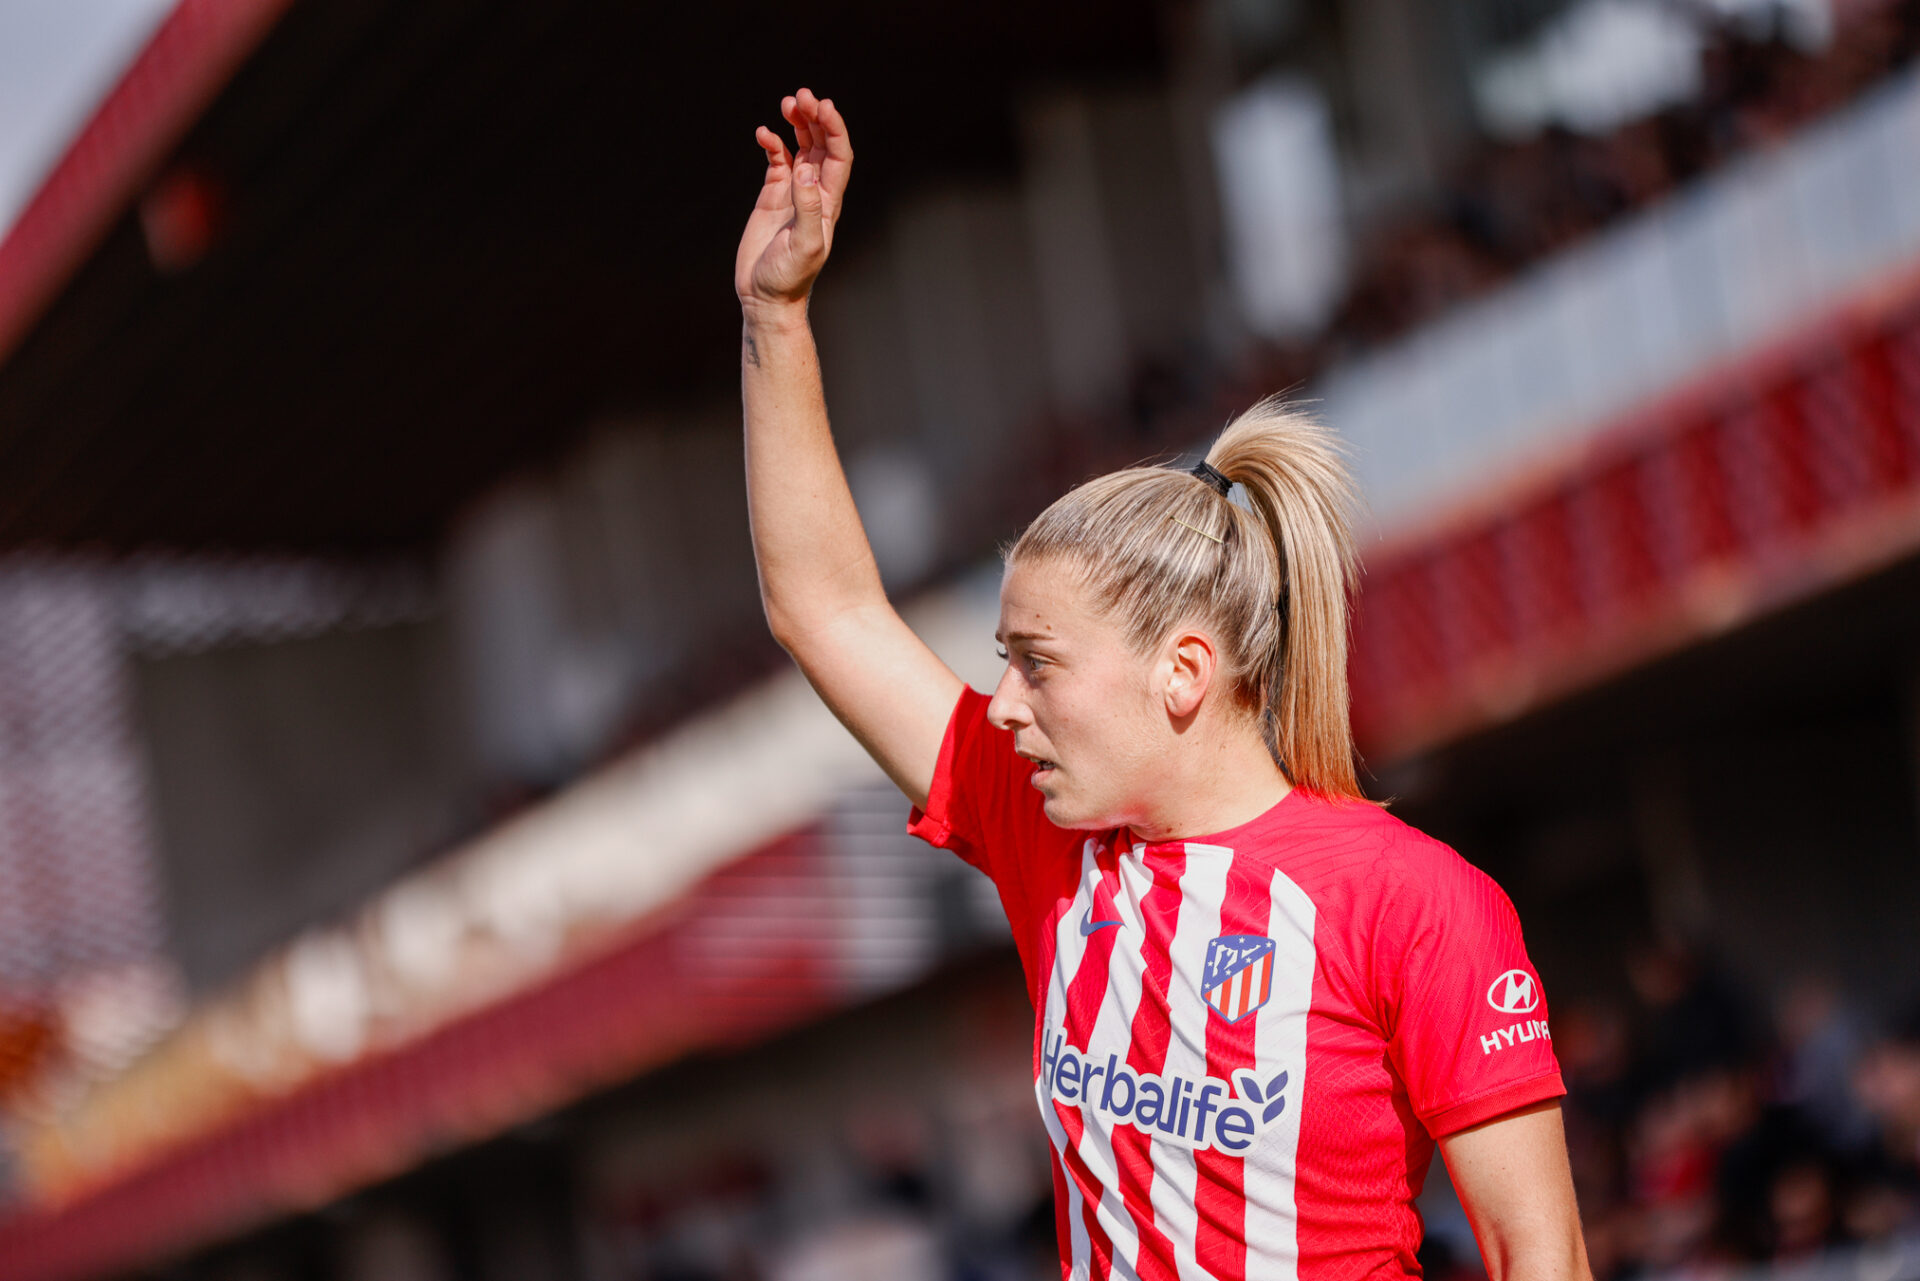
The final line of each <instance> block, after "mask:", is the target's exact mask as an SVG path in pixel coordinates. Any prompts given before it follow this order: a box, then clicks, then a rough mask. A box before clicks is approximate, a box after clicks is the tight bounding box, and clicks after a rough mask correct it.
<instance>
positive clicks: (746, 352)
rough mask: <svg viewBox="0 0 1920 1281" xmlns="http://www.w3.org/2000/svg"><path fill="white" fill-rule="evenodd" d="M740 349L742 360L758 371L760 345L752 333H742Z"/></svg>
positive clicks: (745, 331)
mask: <svg viewBox="0 0 1920 1281" xmlns="http://www.w3.org/2000/svg"><path fill="white" fill-rule="evenodd" d="M740 348H741V350H740V357H741V359H743V360H745V361H746V362H747V363H748V364H749V365H752V366H753V367H754V368H755V369H758V368H759V367H760V344H759V343H756V342H755V341H754V340H753V334H752V333H751V332H750V331H748V330H745V329H743V330H741V331H740Z"/></svg>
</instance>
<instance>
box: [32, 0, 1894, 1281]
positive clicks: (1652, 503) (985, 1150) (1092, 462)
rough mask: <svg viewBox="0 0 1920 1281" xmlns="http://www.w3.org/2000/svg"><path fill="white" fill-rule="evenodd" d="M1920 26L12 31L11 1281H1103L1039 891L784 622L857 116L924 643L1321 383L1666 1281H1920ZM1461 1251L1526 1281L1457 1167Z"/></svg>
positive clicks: (213, 19)
mask: <svg viewBox="0 0 1920 1281" xmlns="http://www.w3.org/2000/svg"><path fill="white" fill-rule="evenodd" d="M1916 50H1920V3H1916V0H1457V2H1456V3H1451V4H1446V5H1439V4H1430V3H1420V2H1418V0H1104V2H1103V3H1099V4H1094V3H1091V2H1088V0H1063V2H1061V3H1047V4H1039V3H1025V4H1014V3H1009V2H1007V0H976V2H974V3H969V4H964V5H943V6H919V5H902V4H898V3H883V2H881V0H838V2H837V3H829V4H826V5H815V6H811V7H810V8H808V9H807V10H805V11H796V10H792V9H789V8H783V7H778V6H773V5H766V4H759V3H752V2H750V0H749V2H741V3H721V4H708V5H691V6H643V5H640V4H637V3H615V2H614V0H604V2H601V3H589V2H587V0H564V2H563V0H538V2H535V0H518V2H506V0H502V2H500V3H490V4H475V3H468V2H465V0H407V2H403V0H324V2H323V0H307V2H305V3H289V2H287V0H180V2H179V3H177V4H175V3H170V2H169V0H82V2H80V3H73V2H72V0H0V226H4V227H5V229H6V230H5V236H4V239H3V240H0V1277H5V1278H7V1279H8V1281H65V1279H69V1278H72V1279H79V1278H94V1277H98V1278H114V1277H127V1278H156V1279H157V1278H178V1279H180V1281H188V1279H191V1281H201V1279H203V1278H204V1279H206V1281H336V1279H339V1281H348V1279H353V1281H359V1279H363V1278H364V1279H366V1281H467V1279H469V1278H472V1279H474V1281H496V1279H498V1281H507V1279H508V1278H512V1279H514V1281H522V1279H525V1281H574V1279H579V1281H615V1279H628V1278H631V1279H633V1281H668V1279H672V1281H721V1279H724V1281H748V1279H752V1281H761V1279H765V1281H813V1279H815V1278H833V1279H836V1281H843V1279H844V1281H865V1279H866V1278H882V1277H884V1278H889V1279H890V1281H902V1279H904V1281H920V1279H937V1281H948V1279H952V1281H961V1279H967V1281H973V1279H978V1281H1016V1279H1025V1278H1039V1277H1047V1276H1051V1275H1055V1274H1056V1273H1055V1271H1054V1269H1055V1266H1056V1265H1055V1264H1054V1262H1053V1258H1054V1255H1053V1243H1052V1241H1053V1211H1052V1207H1051V1205H1050V1187H1049V1183H1048V1175H1047V1148H1046V1142H1045V1138H1044V1135H1043V1133H1042V1131H1041V1128H1040V1126H1039V1125H1038V1124H1037V1123H1036V1122H1035V1119H1034V1116H1033V1105H1032V1099H1031V1091H1030V1074H1029V1072H1030V1070H1029V1064H1028V1054H1029V1045H1030V1036H1031V1021H1030V1020H1031V1013H1030V1011H1029V1010H1028V1008H1027V1005H1026V1002H1025V998H1024V995H1023V989H1022V986H1021V983H1020V980H1019V976H1018V964H1017V961H1016V960H1015V958H1014V955H1013V950H1012V947H1011V944H1010V942H1009V940H1008V937H1007V934H1006V928H1005V925H1004V923H1003V922H1002V920H1001V919H1000V917H999V913H998V907H997V904H996V902H995V899H994V896H993V894H992V891H991V889H990V887H989V886H988V885H987V884H986V882H985V881H984V880H983V879H982V878H980V877H979V876H978V875H977V874H975V873H974V872H972V871H971V870H970V869H968V868H966V867H964V866H963V865H961V864H959V863H958V862H957V861H955V860H953V859H951V858H950V857H948V856H945V855H942V854H939V853H937V852H934V851H931V850H928V849H925V848H923V847H920V846H918V845H917V844H915V843H914V842H913V841H911V840H909V839H908V838H907V837H906V836H905V835H904V834H903V824H904V819H905V812H906V805H905V802H904V801H903V800H902V799H901V798H900V797H899V795H898V794H897V793H895V792H894V791H893V790H892V789H891V788H890V787H888V786H887V785H886V783H885V781H884V780H883V779H882V778H881V776H880V775H879V774H878V772H877V771H876V770H875V769H874V768H873V767H872V766H871V765H870V764H869V763H867V762H866V760H865V759H864V758H863V757H862V756H861V754H860V752H859V750H858V748H857V747H856V746H855V745H854V744H853V742H852V740H851V739H849V738H848V737H847V736H845V735H844V734H843V733H842V732H841V731H840V730H839V729H838V727H837V726H836V725H835V724H834V723H833V722H832V720H831V718H830V717H829V716H828V715H827V714H826V713H825V712H824V711H823V709H822V708H821V707H820V705H819V704H818V702H817V701H816V700H815V699H814V698H813V696H812V695H811V694H810V693H809V692H808V691H807V689H806V687H805V685H804V684H803V683H802V682H801V681H800V680H799V679H798V677H797V676H796V675H795V674H794V672H793V671H792V670H791V668H790V665H789V664H788V663H787V662H786V660H785V659H784V657H783V656H782V655H781V654H780V653H779V651H778V650H777V649H776V648H775V647H774V645H773V644H772V642H771V641H770V640H769V639H768V637H767V635H766V633H765V629H764V626H763V624H762V621H761V619H760V615H759V610H758V602H757V593H756V588H755V582H754V575H753V568H752V563H751V558H750V555H749V548H748V543H747V529H746V513H745V503H744V497H743V493H742V483H741V465H740V458H739V446H738V438H739V436H738V433H739V422H738V413H739V411H738V404H737V385H736V379H737V373H736V369H735V360H736V352H737V326H738V316H737V310H736V306H735V303H734V300H733V298H732V296H731V293H730V291H729V288H728V279H729V277H728V270H729V266H730V264H731V261H732V260H731V254H732V250H733V246H734V243H735V240H736V237H737V235H738V232H739V228H740V226H741V224H742V221H743V219H744V217H745V214H746V212H747V210H748V208H749V207H750V205H751V203H752V199H753V195H754V192H755V190H756V189H757V186H758V184H759V177H760V170H761V164H762V160H761V155H760V153H759V151H758V149H757V148H756V147H755V146H754V144H753V128H754V126H755V125H756V124H758V123H761V122H768V121H772V120H774V119H775V115H776V110H777V105H778V101H779V97H780V95H781V94H783V93H785V92H789V91H791V90H792V89H793V88H794V87H796V86H797V85H799V84H802V83H804V84H807V85H809V86H811V87H813V88H814V89H816V90H818V91H819V92H821V93H823V94H830V95H831V96H833V98H834V99H835V101H836V102H837V103H838V104H840V105H841V106H842V108H843V109H844V111H845V112H846V114H847V117H848V119H849V121H850V124H851V127H852V130H853V132H854V135H855V139H856V144H857V146H858V149H859V152H860V157H861V158H860V165H859V172H858V175H857V177H856V180H855V182H854V184H853V188H852V192H851V203H850V206H849V211H848V214H847V217H846V220H845V222H844V223H843V224H842V227H841V232H840V237H839V240H838V243H837V245H836V250H835V255H834V261H833V263H832V265H831V266H830V268H829V269H828V271H827V274H826V277H825V279H824V280H823V282H822V283H821V285H820V287H819V290H818V294H817V297H816V299H815V302H814V309H813V314H814V320H815V326H816V329H817V331H818V334H819V338H820V343H821V346H822V350H823V360H824V363H825V368H826V376H827V384H828V394H829V399H830V402H831V406H832V410H833V414H834V420H835V426H836V430H837V433H838V436H839V439H840V442H841V445H842V449H843V453H844V455H845V457H846V460H847V464H848V468H849V472H850V475H851V478H852V483H853V487H854V490H855V494H856V497H857V499H858V501H859V503H860V505H861V509H862V513H863V515H864V517H865V518H866V520H867V523H868V527H869V530H870V532H871V534H872V536H873V539H874V541H875V544H876V548H877V551H878V553H879V556H880V559H881V563H882V566H883V570H884V572H885V575H886V577H887V580H888V582H889V585H890V587H891V588H892V589H893V590H894V591H895V593H896V596H897V599H899V600H900V601H901V602H902V605H903V609H904V610H905V612H906V613H907V614H908V616H909V618H910V619H911V621H912V622H913V623H914V624H915V626H916V627H918V628H919V629H920V630H921V631H922V633H923V634H924V635H926V636H927V637H928V638H929V640H930V641H931V642H932V643H933V644H934V645H935V647H936V648H937V649H939V650H940V651H941V652H942V653H943V654H945V655H946V656H947V657H948V659H949V661H950V662H952V663H953V664H954V665H955V667H956V669H957V670H959V671H960V672H961V673H962V674H963V675H965V676H967V677H968V678H969V679H971V680H972V681H973V682H974V683H975V684H977V685H982V686H986V687H990V686H991V684H992V682H993V681H994V679H995V666H996V664H995V660H994V658H993V643H992V640H991V633H992V631H993V619H994V615H995V612H996V604H995V592H996V588H997V570H996V567H995V562H994V549H995V547H996V545H997V544H998V543H999V542H1000V541H1001V540H1004V539H1007V538H1008V537H1010V536H1011V535H1013V534H1014V533H1016V532H1017V531H1018V529H1019V528H1020V526H1021V523H1022V522H1023V521H1024V520H1026V519H1027V518H1029V517H1030V516H1031V515H1032V514H1034V513H1035V512H1036V511H1037V510H1038V509H1039V508H1040V506H1042V505H1043V504H1044V503H1045V502H1046V501H1047V500H1048V499H1050V498H1051V497H1053V496H1054V495H1056V494H1058V493H1059V492H1061V491H1062V490H1063V489H1065V488H1066V487H1067V486H1069V485H1071V484H1073V483H1074V482H1076V481H1078V480H1080V479H1083V478H1085V477H1087V476H1090V475H1092V474H1095V473H1097V472H1099V471H1102V470H1104V469H1108V468H1111V467H1114V466H1118V465H1123V464H1126V463H1131V462H1135V461H1139V460H1142V459H1162V460H1167V459H1173V458H1176V457H1178V456H1180V455H1181V454H1183V453H1190V452H1191V451H1193V450H1194V449H1195V448H1196V447H1197V446H1199V445H1200V444H1201V443H1202V442H1204V441H1205V440H1206V439H1207V437H1208V436H1209V435H1210V433H1212V432H1213V431H1215V430H1217V429H1218V428H1219V426H1220V425H1222V424H1223V423H1224V422H1225V421H1226V419H1227V418H1228V417H1229V416H1230V415H1231V414H1233V413H1234V412H1235V411H1236V410H1238V409H1240V408H1243V407H1245V406H1246V405H1247V404H1249V403H1250V402H1251V401H1253V400H1255V399H1257V398H1259V397H1260V396H1263V395H1266V394H1268V393H1271V392H1275V391H1281V390H1287V391H1291V392H1292V393H1294V394H1295V395H1297V396H1299V397H1302V398H1307V399H1310V400H1312V401H1313V402H1314V403H1315V405H1316V407H1317V409H1318V411H1319V412H1320V413H1322V414H1323V415H1324V416H1325V418H1326V419H1327V420H1328V421H1329V422H1330V423H1331V424H1332V425H1333V426H1334V427H1335V428H1336V429H1337V430H1338V431H1339V432H1340V433H1341V434H1342V435H1343V436H1344V437H1345V438H1346V439H1347V441H1348V442H1349V443H1350V445H1351V448H1352V452H1353V459H1354V465H1355V467H1356V470H1357V472H1358V474H1359V476H1360V478H1361V480H1362V483H1363V486H1364V489H1365V493H1366V497H1367V501H1368V504H1369V508H1368V512H1367V514H1366V519H1365V528H1364V535H1363V546H1364V555H1365V562H1366V573H1365V581H1364V585H1363V588H1362V591H1361V594H1360V596H1359V599H1358V601H1357V606H1356V622H1355V631H1354V646H1355V660H1354V674H1353V680H1354V712H1355V718H1356V724H1357V727H1358V731H1359V733H1360V736H1361V741H1362V746H1363V749H1364V751H1365V754H1366V760H1367V764H1368V768H1369V785H1370V786H1371V787H1372V789H1373V790H1374V792H1375V794H1376V795H1378V796H1381V797H1391V798H1393V802H1394V810H1395V812H1396V813H1398V814H1400V815H1401V816H1402V817H1404V818H1406V819H1407V820H1409V821H1410V822H1413V823H1415V824H1417V825H1420V826H1422V827H1424V828H1426V829H1427V830H1429V831H1431V832H1433V833H1435V834H1436V835H1438V836H1440V837H1441V838H1443V839H1445V840H1447V841H1449V842H1450V843H1452V844H1454V845H1455V846H1456V847H1457V848H1459V849H1460V850H1461V851H1462V852H1463V853H1464V854H1465V855H1466V856H1467V857H1468V858H1470V859H1471V860H1473V861H1474V862H1476V863H1478V864H1479V865H1481V866H1482V867H1484V868H1485V869H1486V870H1487V871H1489V872H1490V873H1491V874H1492V875H1493V876H1494V877H1495V878H1496V879H1497V880H1499V882H1500V883H1501V884H1502V885H1503V886H1504V887H1505V888H1506V889H1507V891H1508V892H1509V893H1510V894H1511V896H1512V897H1513V899H1514V900H1515V902H1516V904H1517V905H1518V907H1519V909H1520V912H1521V916H1522V919H1523V920H1524V921H1525V922H1526V923H1527V930H1528V943H1529V947H1530V949H1531V952H1532V955H1533V957H1534V959H1535V961H1536V962H1537V964H1538V968H1539V970H1540V972H1541V974H1542V976H1543V977H1544V980H1545V982H1546V985H1547V988H1548V990H1549V991H1550V992H1551V994H1552V997H1553V1020H1554V1023H1553V1030H1554V1038H1555V1045H1556V1048H1557V1050H1558V1052H1559V1055H1560V1059H1561V1062H1562V1065H1563V1067H1564V1069H1565V1072H1566V1075H1567V1078H1568V1081H1569V1084H1570V1086H1571V1087H1572V1091H1573V1092H1572V1095H1571V1097H1570V1099H1569V1101H1568V1103H1567V1109H1566V1112H1567V1123H1568V1129H1569V1140H1570V1145H1571V1150H1572V1154H1573V1158H1574V1164H1575V1173H1576V1177H1577V1181H1578V1185H1579V1191H1580V1198H1581V1206H1582V1210H1583V1214H1584V1215H1585V1219H1586V1226H1587V1234H1588V1243H1589V1248H1590V1250H1591V1252H1592V1256H1593V1262H1594V1267H1595V1272H1596V1275H1597V1276H1598V1277H1600V1278H1601V1281H1616V1279H1618V1278H1622V1277H1630V1276H1641V1275H1647V1276H1660V1275H1667V1274H1674V1273H1679V1272H1685V1273H1688V1274H1690V1275H1694V1276H1698V1275H1700V1274H1701V1273H1702V1272H1711V1273H1714V1274H1716V1275H1717V1274H1722V1273H1725V1272H1728V1271H1731V1270H1734V1269H1742V1268H1750V1267H1751V1268H1762V1269H1774V1270H1778V1271H1780V1272H1781V1273H1782V1275H1785V1274H1789V1273H1790V1274H1791V1275H1793V1276H1796V1277H1811V1276H1816V1275H1817V1276H1821V1277H1827V1276H1831V1277H1834V1278H1836V1279H1838V1278H1841V1277H1845V1278H1849V1279H1850V1281H1851V1279H1853V1278H1859V1279H1860V1281H1869V1279H1870V1281H1903V1279H1906V1278H1920V1248H1917V1247H1916V1246H1915V1243H1914V1238H1913V1236H1912V1235H1911V1234H1912V1233H1913V1232H1914V1231H1915V1230H1916V1228H1920V69H1916V67H1915V53H1916ZM1423 1209H1424V1211H1425V1214H1426V1218H1427V1223H1428V1229H1429V1233H1428V1243H1427V1246H1426V1248H1425V1251H1424V1253H1423V1261H1424V1263H1425V1264H1426V1267H1427V1271H1428V1273H1429V1274H1430V1275H1432V1276H1435V1277H1441V1278H1469V1277H1472V1276H1474V1275H1476V1274H1478V1273H1479V1272H1480V1262H1479V1258H1478V1255H1477V1253H1476V1251H1475V1248H1474V1245H1473V1240H1472V1236H1471V1233H1470V1232H1469V1231H1468V1229H1467V1227H1466V1223H1465V1220H1464V1217H1463V1216H1462V1214H1461V1212H1460V1210H1459V1207H1458V1205H1457V1202H1455V1201H1454V1200H1453V1199H1452V1197H1451V1194H1450V1192H1449V1190H1448V1187H1447V1183H1446V1179H1445V1176H1444V1172H1443V1171H1441V1170H1440V1169H1439V1168H1438V1167H1437V1166H1436V1170H1435V1174H1434V1177H1433V1178H1432V1179H1431V1180H1430V1185H1429V1189H1428V1192H1427V1194H1426V1195H1425V1197H1424V1198H1423Z"/></svg>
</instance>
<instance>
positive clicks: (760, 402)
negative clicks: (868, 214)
mask: <svg viewBox="0 0 1920 1281" xmlns="http://www.w3.org/2000/svg"><path fill="white" fill-rule="evenodd" d="M740 389H741V399H742V401H743V403H744V407H745V417H746V459H747V503H748V510H749V515H750V518H751V522H752V529H753V553H754V559H755V561H756V563H757V564H758V566H759V570H760V595H761V600H762V602H763V603H764V605H765V606H766V611H767V622H768V625H769V626H770V627H771V628H772V629H773V633H774V636H775V637H776V638H777V639H778V640H779V641H780V642H781V644H783V645H785V646H787V648H788V649H793V648H794V647H795V645H796V644H797V643H800V642H801V641H803V640H804V638H805V637H806V636H807V635H808V634H810V633H813V632H817V631H818V630H819V629H821V628H822V627H824V626H826V625H827V624H829V623H831V622H832V621H833V619H835V618H836V617H838V616H840V615H842V614H844V613H845V612H846V611H848V610H852V609H858V608H861V607H863V606H866V605H873V604H884V603H885V600H886V594H885V592H884V590H883V589H882V587H881V585H880V573H879V570H878V568H877V567H876V566H875V564H874V559H873V549H872V548H871V546H869V544H868V542H867V535H866V531H865V530H864V529H863V528H862V526H861V524H860V515H859V513H858V511H857V510H855V508H854V505H853V495H852V493H851V491H849V490H848V488H847V478H846V473H845V471H844V470H843V469H842V468H841V465H840V457H839V454H838V452H837V451H836V450H835V448H834V444H833V433H832V430H831V428H830V427H829V425H828V421H827V405H826V397H825V394H824V392H823V390H822V386H821V380H820V359H819V354H818V352H817V351H816V349H815V347H814V342H813V333H812V331H811V329H809V328H808V325H807V320H806V313H805V310H804V308H802V307H791V308H785V309H778V310H775V309H755V308H749V309H747V310H746V312H745V318H744V322H743V326H742V331H741V340H740Z"/></svg>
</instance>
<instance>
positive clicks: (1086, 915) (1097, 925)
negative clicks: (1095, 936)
mask: <svg viewBox="0 0 1920 1281" xmlns="http://www.w3.org/2000/svg"><path fill="white" fill-rule="evenodd" d="M1118 924H1120V922H1118V921H1096V920H1094V919H1093V909H1092V908H1088V909H1087V910H1086V911H1085V912H1083V913H1081V914H1080V933H1081V934H1082V935H1087V934H1091V933H1093V932H1094V931H1095V930H1104V929H1106V928H1107V927H1108V926H1109V925H1118Z"/></svg>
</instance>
